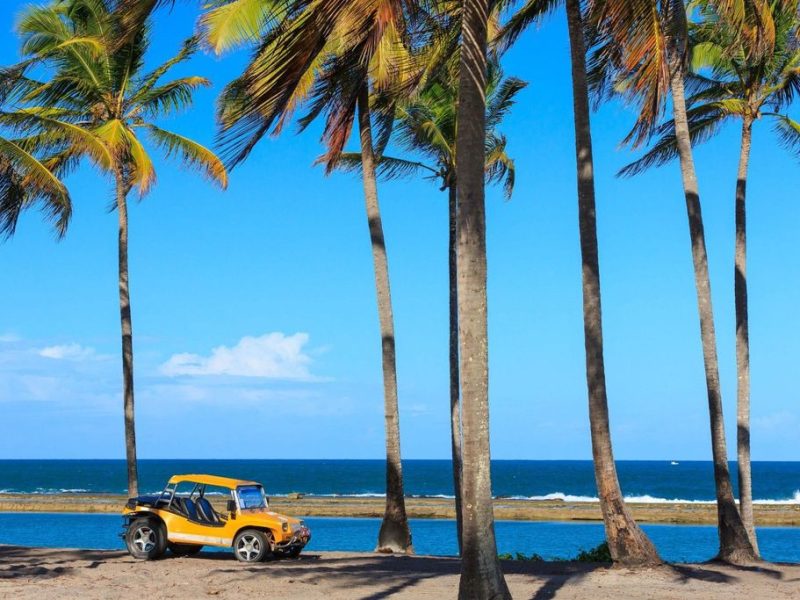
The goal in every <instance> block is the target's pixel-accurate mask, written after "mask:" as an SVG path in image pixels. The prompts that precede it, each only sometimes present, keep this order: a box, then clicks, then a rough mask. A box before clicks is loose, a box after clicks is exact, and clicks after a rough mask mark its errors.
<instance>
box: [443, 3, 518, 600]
mask: <svg viewBox="0 0 800 600" xmlns="http://www.w3.org/2000/svg"><path fill="white" fill-rule="evenodd" d="M461 11H462V12H461V19H462V21H461V48H460V58H459V60H460V67H459V85H458V109H457V111H456V123H457V129H456V194H457V198H458V207H457V214H456V229H457V232H458V241H457V244H456V247H457V251H456V252H457V257H458V260H457V269H458V339H459V350H460V359H461V429H462V447H461V457H462V480H461V501H462V513H463V514H462V519H463V522H462V528H463V529H462V552H461V555H462V558H461V580H460V583H459V589H458V597H459V598H461V599H463V600H466V599H468V598H470V599H471V598H481V599H483V598H487V599H488V598H497V599H500V598H511V594H510V592H509V591H508V586H507V585H506V581H505V578H504V577H503V572H502V571H501V569H500V561H499V560H498V558H497V542H496V539H495V534H494V514H493V507H492V482H491V452H490V447H489V339H488V329H487V298H486V206H485V190H484V184H485V176H484V165H485V157H484V144H485V140H486V97H485V93H486V76H487V51H486V44H487V25H488V19H489V2H488V1H487V0H465V1H464V2H463V4H462V6H461Z"/></svg>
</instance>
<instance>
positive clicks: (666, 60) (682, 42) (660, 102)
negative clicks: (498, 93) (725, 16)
mask: <svg viewBox="0 0 800 600" xmlns="http://www.w3.org/2000/svg"><path fill="white" fill-rule="evenodd" d="M720 4H725V2H722V0H720ZM592 8H593V10H592V22H593V25H594V26H595V27H596V30H597V31H596V34H597V37H596V38H595V41H596V43H597V47H596V50H595V53H594V56H593V66H594V69H593V71H594V72H593V75H592V83H593V84H594V86H595V89H596V90H598V93H599V94H600V95H604V94H608V93H609V91H610V90H615V89H616V90H621V91H622V92H623V93H624V95H625V96H627V97H628V98H629V99H631V100H633V101H635V102H637V103H638V104H639V106H640V112H639V115H638V118H637V120H636V124H635V125H634V128H633V130H632V131H631V133H630V134H629V136H628V137H627V138H626V141H628V142H632V143H633V145H634V146H636V145H639V144H641V143H643V142H644V141H646V140H647V139H648V137H649V136H650V135H652V133H653V131H654V129H655V125H654V124H655V122H656V121H657V120H658V119H659V117H660V115H661V114H662V113H663V111H664V105H665V99H666V96H667V94H668V93H670V94H671V97H672V113H673V122H674V135H675V142H676V148H677V153H678V157H679V162H680V167H681V179H682V183H683V189H684V196H685V200H686V211H687V216H688V221H689V236H690V240H691V249H692V262H693V265H694V274H695V288H696V291H697V306H698V313H699V317H700V338H701V342H702V347H703V363H704V367H705V374H706V389H707V392H708V408H709V421H710V426H711V449H712V456H713V463H714V483H715V488H716V495H717V521H718V531H719V539H720V549H719V554H718V558H719V560H721V561H725V562H731V563H747V562H751V561H753V560H756V559H757V555H756V553H755V552H754V549H753V546H752V544H751V543H750V540H749V536H748V535H747V531H746V530H745V528H744V524H743V523H742V518H741V515H740V514H739V511H738V509H737V507H736V503H735V501H734V498H733V487H732V485H731V477H730V471H729V467H728V456H727V448H726V441H725V425H724V421H723V416H722V394H721V390H720V383H719V363H718V360H717V347H716V334H715V331H714V314H713V310H712V306H711V281H710V278H709V274H708V255H707V252H706V242H705V231H704V227H703V217H702V212H701V205H700V193H699V190H698V185H697V176H696V173H695V168H694V157H693V153H692V145H691V132H690V127H689V121H688V117H687V109H686V92H685V89H686V87H685V86H686V79H687V57H688V52H687V48H688V24H687V15H686V11H685V9H684V6H683V3H682V2H676V1H674V0H663V1H662V0H626V1H625V2H623V1H621V0H619V1H618V0H607V1H604V0H597V1H596V2H595V4H594V6H593V7H592Z"/></svg>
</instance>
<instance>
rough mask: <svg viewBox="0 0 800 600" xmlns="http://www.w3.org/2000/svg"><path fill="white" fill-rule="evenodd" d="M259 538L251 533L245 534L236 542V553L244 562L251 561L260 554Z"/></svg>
mask: <svg viewBox="0 0 800 600" xmlns="http://www.w3.org/2000/svg"><path fill="white" fill-rule="evenodd" d="M261 550H262V548H261V540H260V539H258V537H256V536H255V535H253V534H245V535H243V536H241V537H240V538H239V542H238V543H237V544H236V554H238V555H239V557H240V558H241V559H242V560H244V561H246V562H253V561H254V560H255V559H256V558H257V557H258V556H260V555H261Z"/></svg>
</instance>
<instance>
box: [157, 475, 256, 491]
mask: <svg viewBox="0 0 800 600" xmlns="http://www.w3.org/2000/svg"><path fill="white" fill-rule="evenodd" d="M183 481H188V482H190V483H204V484H206V485H215V486H217V487H224V488H229V489H234V488H236V487H239V486H240V485H261V484H259V483H258V482H257V481H247V480H246V479H232V478H230V477H220V476H218V475H173V476H172V477H170V479H169V483H175V484H178V483H181V482H183Z"/></svg>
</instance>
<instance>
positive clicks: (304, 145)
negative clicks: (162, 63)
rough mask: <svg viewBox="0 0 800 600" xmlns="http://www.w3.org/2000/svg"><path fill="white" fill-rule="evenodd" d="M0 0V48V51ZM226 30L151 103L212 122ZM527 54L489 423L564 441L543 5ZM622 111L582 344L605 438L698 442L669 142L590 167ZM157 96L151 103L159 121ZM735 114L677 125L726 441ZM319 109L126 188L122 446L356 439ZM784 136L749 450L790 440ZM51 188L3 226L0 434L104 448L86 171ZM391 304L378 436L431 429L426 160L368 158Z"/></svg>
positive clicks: (562, 121)
mask: <svg viewBox="0 0 800 600" xmlns="http://www.w3.org/2000/svg"><path fill="white" fill-rule="evenodd" d="M24 4H25V3H24V2H16V1H10V2H4V3H2V6H0V28H2V31H5V35H2V36H0V62H1V63H3V64H8V63H11V62H14V61H15V60H16V59H17V56H18V55H17V41H16V40H15V38H14V36H13V35H11V32H12V27H13V23H14V20H15V17H16V15H17V14H18V13H19V11H20V9H21V8H22V6H24ZM195 16H196V9H195V7H194V6H193V5H192V4H191V3H184V5H183V6H179V7H178V8H177V9H176V10H174V11H173V12H172V13H162V14H160V15H159V17H158V23H157V26H156V28H155V37H154V41H153V44H152V48H151V52H150V57H149V58H150V60H151V62H150V64H151V65H152V64H155V63H156V61H159V60H163V59H164V58H166V57H168V56H171V55H172V54H173V53H174V52H176V51H177V49H178V48H179V46H180V43H181V41H182V40H183V39H184V38H185V37H187V36H188V35H190V34H191V32H192V28H193V21H194V19H195ZM245 58H246V55H245V54H244V53H239V54H237V55H232V56H229V57H225V58H222V59H218V58H215V57H211V56H208V55H202V54H201V55H198V56H196V57H195V58H194V59H193V60H192V61H190V62H189V63H188V64H186V65H182V66H181V67H180V68H179V69H178V70H177V71H176V72H178V73H184V74H201V75H205V76H207V77H209V78H211V79H212V80H213V82H214V87H213V88H211V89H207V90H201V91H200V92H199V93H198V94H197V101H196V104H195V106H194V108H193V109H192V110H191V111H189V112H187V113H186V114H183V115H181V116H179V117H178V118H175V119H172V120H170V121H169V122H168V125H169V126H170V127H171V128H172V129H174V130H176V131H179V132H181V133H184V134H189V135H191V136H193V137H194V138H195V139H198V140H200V141H202V142H204V143H207V144H212V143H213V137H214V129H213V127H214V121H213V107H214V100H215V97H216V95H217V93H218V92H219V90H220V88H221V86H222V85H224V84H225V83H226V82H227V81H228V80H230V79H231V78H232V77H233V76H234V75H235V74H236V73H237V71H238V70H239V69H240V67H241V65H242V64H243V62H244V60H245ZM504 65H505V70H506V73H507V74H509V75H515V76H518V77H521V78H523V79H525V80H527V81H529V83H530V85H529V86H528V87H527V88H526V89H525V90H524V91H523V92H522V93H521V94H520V96H519V104H518V105H517V106H516V107H515V109H514V111H513V113H512V115H511V116H510V117H509V118H508V120H507V121H506V122H505V124H504V126H503V130H504V131H505V132H506V134H507V135H508V139H509V148H508V149H509V152H510V154H511V155H512V156H513V157H514V159H515V160H516V164H517V185H516V188H515V191H514V197H513V199H512V200H511V201H505V200H504V199H503V197H502V194H501V190H499V189H490V190H489V192H488V197H487V206H488V225H487V226H488V252H489V311H490V323H489V327H490V374H491V382H490V383H491V418H492V422H491V425H492V431H491V433H492V451H493V457H494V458H501V459H560V458H561V459H566V458H573V459H588V458H590V457H591V451H590V444H589V431H588V419H587V409H586V391H585V378H584V355H583V331H582V320H581V296H580V260H579V247H578V226H577V202H576V197H575V181H574V177H575V175H574V150H573V141H572V135H573V134H572V122H571V92H570V82H569V64H568V45H567V36H566V24H565V20H564V17H563V14H561V13H556V14H555V15H554V16H553V18H551V19H550V20H549V21H548V22H547V23H545V24H544V25H543V26H542V27H541V28H540V29H538V30H531V31H530V32H529V33H528V34H527V35H525V36H524V37H523V38H522V39H521V41H520V43H519V44H518V46H517V47H516V48H515V49H514V50H513V51H512V52H510V53H509V55H508V56H507V59H506V60H505V63H504ZM631 119H632V116H631V114H630V112H628V111H627V110H626V109H625V108H624V107H623V106H620V105H618V104H612V105H608V106H605V107H603V108H602V110H601V111H600V112H599V113H597V114H596V115H595V116H594V121H593V135H594V142H595V159H596V170H597V193H598V228H599V240H600V259H601V276H602V291H603V302H604V327H605V339H606V367H607V378H608V386H609V400H610V407H611V418H612V431H613V435H614V443H615V450H616V455H617V457H618V458H620V459H672V458H678V459H707V458H708V457H709V456H710V445H709V434H708V418H707V405H706V396H705V385H704V376H703V368H702V355H701V349H700V343H699V334H698V329H699V327H698V322H697V312H696V304H695V293H694V285H693V273H692V265H691V257H690V251H689V240H688V230H687V225H686V215H685V208H684V204H683V197H682V193H681V188H680V180H679V173H678V169H677V166H676V165H669V166H667V167H664V168H661V169H659V170H655V171H652V172H649V173H647V174H645V175H642V176H640V177H638V178H636V179H633V180H620V179H617V178H615V177H614V173H615V172H616V170H617V169H618V168H620V167H621V166H623V165H624V164H626V163H627V162H629V161H630V160H631V159H632V158H634V156H635V155H634V154H632V153H631V152H629V151H628V150H625V149H620V147H619V141H620V140H621V139H622V137H623V136H624V134H625V133H626V132H627V129H628V127H629V126H630V124H631ZM166 125H167V123H165V126H166ZM737 133H738V132H737V127H736V126H731V127H729V128H728V129H726V130H725V131H724V132H723V134H722V135H720V136H719V137H717V138H716V139H714V140H713V141H711V142H710V143H708V144H706V145H704V146H702V147H701V148H698V150H697V153H696V159H697V163H698V174H699V180H700V186H701V194H702V200H703V208H704V216H705V221H706V227H707V240H708V247H709V253H710V260H711V276H712V287H713V294H714V309H715V314H716V319H717V320H716V324H717V330H718V342H719V355H720V364H721V375H722V381H723V394H724V402H725V410H726V415H727V426H728V434H729V451H730V452H731V454H732V455H733V454H734V452H735V450H734V431H735V430H734V429H733V416H734V414H735V392H736V377H735V364H734V353H733V344H734V338H733V332H734V323H733V317H732V315H733V294H732V281H733V277H732V270H733V269H732V261H733V236H732V230H733V192H734V181H735V172H736V161H737V152H738V144H737ZM318 140H319V128H312V130H311V131H308V132H306V133H305V134H303V135H302V136H296V135H294V133H293V131H287V132H286V133H285V134H284V135H283V137H281V138H279V139H267V140H264V141H263V142H262V143H261V144H260V145H259V146H258V147H257V149H256V150H255V152H254V153H253V154H252V156H251V157H250V159H249V160H248V161H247V163H245V164H244V165H242V166H241V167H239V168H237V169H236V170H235V171H234V172H233V173H232V175H231V182H230V187H229V189H228V190H227V191H226V192H221V191H219V190H217V189H215V188H213V187H211V185H210V184H208V182H206V181H204V180H203V179H202V178H201V177H198V176H195V175H192V174H191V173H188V172H187V171H185V170H183V169H182V168H180V167H178V166H176V165H175V164H174V163H170V162H165V161H162V160H160V159H159V160H158V161H157V168H158V182H157V184H156V186H155V188H154V189H153V191H152V192H151V193H150V194H149V196H147V197H146V198H145V199H144V200H143V201H142V202H141V203H136V202H132V205H131V209H130V220H131V224H130V230H131V243H130V262H131V292H132V304H133V324H134V344H135V352H136V364H135V369H136V397H137V420H138V429H137V435H138V445H139V453H140V456H141V457H143V458H169V457H198V458H205V457H211V458H213V457H220V458H221V457H226V458H316V457H337V458H379V457H381V456H382V453H383V418H382V405H383V400H382V379H381V369H380V354H379V348H380V345H379V336H378V324H377V311H376V307H375V292H374V286H373V279H372V263H371V256H370V247H369V238H368V232H367V225H366V218H365V214H364V206H363V200H362V196H361V184H360V181H359V180H358V179H357V178H356V177H353V176H351V175H332V176H330V177H325V176H324V174H323V172H322V170H321V169H320V168H315V167H313V166H312V163H313V161H314V159H315V157H316V156H317V155H318V154H319V153H320V145H319V141H318ZM796 182H797V163H796V162H795V160H794V159H792V158H791V157H790V156H788V155H787V154H786V153H785V152H784V151H782V150H781V149H779V148H777V146H776V145H775V141H774V137H773V136H772V133H771V131H770V130H769V127H768V126H767V125H766V124H764V125H761V124H759V126H758V127H757V128H756V132H755V137H754V146H753V161H752V168H751V175H750V185H749V199H750V205H749V206H750V213H749V226H750V238H749V243H750V246H749V252H750V255H749V261H750V262H749V282H750V304H751V313H750V314H751V338H752V389H753V394H752V401H753V426H752V435H753V457H754V459H756V460H796V459H797V458H798V455H797V450H796V448H797V437H796V432H797V430H798V427H799V426H800V402H798V400H800V393H799V392H798V387H797V382H796V377H795V374H796V373H797V369H796V366H795V364H796V362H797V360H798V359H800V335H798V333H800V331H798V327H799V325H798V320H797V318H796V307H797V306H798V304H800V283H798V282H800V260H799V258H800V255H798V251H797V246H796V237H797V232H798V231H800V205H798V202H797V183H796ZM68 185H69V187H70V190H71V193H72V196H73V201H74V204H75V214H74V219H73V221H72V224H71V226H70V230H69V233H68V235H67V237H66V238H65V239H64V240H63V241H61V242H56V241H55V240H54V238H53V235H52V233H51V231H50V230H49V229H48V228H47V227H46V226H45V225H44V224H43V223H42V222H41V219H40V217H39V215H38V214H37V213H35V212H33V213H30V214H28V215H27V216H25V217H24V218H23V220H22V222H21V223H20V227H19V230H18V233H17V235H16V237H15V238H14V239H13V240H11V241H9V242H6V243H4V244H2V245H0V281H2V282H3V290H4V291H3V293H2V294H0V410H2V414H3V416H2V418H1V419H0V457H2V458H45V457H64V458H121V457H123V456H124V450H123V436H122V412H121V404H122V399H121V376H120V360H119V320H118V319H119V312H118V311H119V309H118V304H117V302H118V298H117V287H116V285H117V283H116V282H117V280H116V277H117V274H116V215H115V214H114V213H110V212H109V211H108V210H107V208H108V204H109V201H110V197H111V196H110V193H111V189H110V182H109V181H108V179H107V178H104V177H103V176H101V175H99V174H98V173H96V172H94V171H92V170H91V169H90V168H88V167H86V168H83V169H81V170H80V171H79V172H78V173H76V174H75V175H74V176H72V177H71V178H70V179H69V180H68ZM380 198H381V205H382V211H383V217H384V227H385V231H386V240H387V248H388V252H389V265H390V274H391V282H392V292H393V297H394V309H395V317H396V332H397V353H398V377H399V386H400V390H399V391H400V409H401V428H402V450H403V454H404V456H405V457H407V458H444V457H447V456H448V453H449V441H448V388H447V386H448V374H447V373H448V371H447V356H448V349H447V256H446V251H447V248H446V244H447V207H446V197H445V195H444V194H443V193H441V192H440V191H439V190H438V188H437V186H435V185H433V184H431V183H430V182H428V181H415V180H409V181H401V182H390V183H386V184H383V185H382V186H381V188H380Z"/></svg>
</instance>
